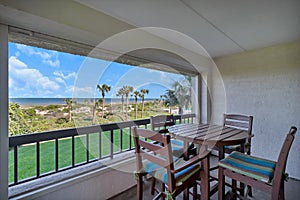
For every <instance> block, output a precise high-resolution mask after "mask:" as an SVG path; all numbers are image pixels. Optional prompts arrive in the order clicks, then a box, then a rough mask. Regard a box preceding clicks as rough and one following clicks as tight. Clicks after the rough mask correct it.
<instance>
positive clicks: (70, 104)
mask: <svg viewBox="0 0 300 200" xmlns="http://www.w3.org/2000/svg"><path fill="white" fill-rule="evenodd" d="M64 102H65V103H66V104H67V106H68V112H69V119H68V122H70V121H71V120H72V113H71V111H72V104H73V103H76V101H75V100H73V99H71V98H66V99H64Z"/></svg>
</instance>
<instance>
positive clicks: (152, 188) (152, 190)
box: [151, 177, 156, 195]
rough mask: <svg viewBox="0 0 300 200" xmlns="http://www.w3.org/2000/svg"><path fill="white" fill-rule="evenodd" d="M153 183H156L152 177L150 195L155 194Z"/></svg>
mask: <svg viewBox="0 0 300 200" xmlns="http://www.w3.org/2000/svg"><path fill="white" fill-rule="evenodd" d="M155 183H156V179H155V178H154V177H152V182H151V194H152V195H154V193H155Z"/></svg>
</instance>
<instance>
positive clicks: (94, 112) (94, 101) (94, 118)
mask: <svg viewBox="0 0 300 200" xmlns="http://www.w3.org/2000/svg"><path fill="white" fill-rule="evenodd" d="M91 100H92V102H93V120H92V124H95V122H96V113H97V108H98V107H99V105H100V104H101V103H102V102H103V100H102V99H98V100H97V101H96V99H91Z"/></svg>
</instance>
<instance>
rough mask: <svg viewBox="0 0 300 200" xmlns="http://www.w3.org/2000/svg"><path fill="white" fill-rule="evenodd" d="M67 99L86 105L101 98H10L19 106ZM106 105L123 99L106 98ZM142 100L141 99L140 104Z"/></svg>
mask: <svg viewBox="0 0 300 200" xmlns="http://www.w3.org/2000/svg"><path fill="white" fill-rule="evenodd" d="M65 99H75V100H76V101H77V102H78V103H84V102H85V101H86V100H89V101H90V100H91V99H97V100H98V99H101V97H100V98H68V97H64V98H34V97H29V98H27V97H25V98H9V103H17V104H19V105H49V104H66V103H65V101H64V100H65ZM155 99H157V98H145V101H154V100H155ZM104 100H105V102H106V103H118V102H120V103H121V98H104ZM128 101H129V102H135V99H134V98H128ZM140 101H141V100H140V99H139V102H140Z"/></svg>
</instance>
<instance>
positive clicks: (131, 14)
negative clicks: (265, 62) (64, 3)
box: [77, 0, 300, 57]
mask: <svg viewBox="0 0 300 200" xmlns="http://www.w3.org/2000/svg"><path fill="white" fill-rule="evenodd" d="M77 1H78V2H80V3H82V4H84V5H86V6H89V7H91V8H94V9H96V10H99V11H101V12H104V13H106V14H107V15H110V16H112V17H115V18H118V19H120V20H122V21H124V22H126V23H128V24H131V25H134V26H136V27H147V26H151V27H163V28H169V29H173V30H176V31H179V32H182V33H184V34H187V35H188V36H190V37H191V38H193V39H195V40H196V41H197V42H199V43H200V44H201V45H202V46H203V47H204V48H205V49H206V50H207V51H208V52H209V54H210V55H211V56H212V57H218V56H223V55H228V54H233V53H238V52H241V51H247V50H252V49H256V48H262V47H267V46H271V45H274V44H280V43H285V42H288V41H293V40H297V39H299V38H300V12H299V11H300V1H299V0H251V1H249V0H226V1H224V0H150V1H149V0H101V1H96V0H77ZM177 43H178V44H179V45H180V46H185V43H184V41H183V42H182V43H180V41H177ZM187 48H189V47H187Z"/></svg>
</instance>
